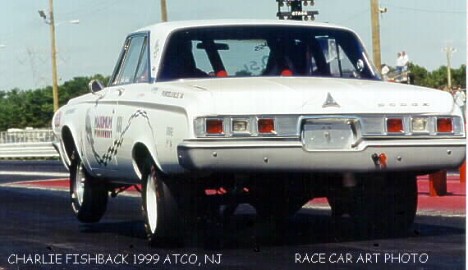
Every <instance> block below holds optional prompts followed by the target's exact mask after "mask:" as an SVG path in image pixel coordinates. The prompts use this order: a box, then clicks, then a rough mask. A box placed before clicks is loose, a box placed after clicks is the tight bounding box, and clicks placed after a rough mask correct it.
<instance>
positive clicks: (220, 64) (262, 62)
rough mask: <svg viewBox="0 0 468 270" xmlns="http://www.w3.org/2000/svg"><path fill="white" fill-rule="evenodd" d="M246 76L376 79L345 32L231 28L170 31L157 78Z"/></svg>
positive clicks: (360, 48) (360, 49)
mask: <svg viewBox="0 0 468 270" xmlns="http://www.w3.org/2000/svg"><path fill="white" fill-rule="evenodd" d="M249 76H324V77H340V78H358V79H380V77H379V75H378V74H377V72H375V69H374V67H373V65H372V64H371V62H370V60H369V58H368V56H367V54H366V52H365V50H364V48H363V46H362V45H361V43H360V42H359V39H358V38H357V37H356V36H355V34H354V33H352V32H350V31H346V30H342V29H334V28H323V27H316V28H314V27H301V26H265V27H262V26H237V27H205V28H193V29H184V30H179V31H177V32H175V33H173V34H172V35H171V36H170V38H169V41H168V43H167V46H166V49H165V50H164V56H163V59H162V65H161V69H160V72H159V75H158V79H157V80H158V81H168V80H176V79H184V78H209V77H249Z"/></svg>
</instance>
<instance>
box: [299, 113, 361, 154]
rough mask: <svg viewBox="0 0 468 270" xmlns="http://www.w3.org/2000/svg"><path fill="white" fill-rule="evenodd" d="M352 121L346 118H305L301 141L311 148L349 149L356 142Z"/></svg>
mask: <svg viewBox="0 0 468 270" xmlns="http://www.w3.org/2000/svg"><path fill="white" fill-rule="evenodd" d="M352 125H353V122H352V121H351V120H348V119H313V120H307V122H306V123H305V125H304V127H303V132H302V143H303V145H304V148H305V149H306V150H308V151H312V150H338V149H341V150H350V149H352V147H353V145H354V143H355V142H356V136H355V132H353V127H352Z"/></svg>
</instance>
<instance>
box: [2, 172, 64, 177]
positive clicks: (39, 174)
mask: <svg viewBox="0 0 468 270" xmlns="http://www.w3.org/2000/svg"><path fill="white" fill-rule="evenodd" d="M0 175H17V176H18V175H20V176H50V177H68V176H70V174H69V173H58V172H22V171H0Z"/></svg>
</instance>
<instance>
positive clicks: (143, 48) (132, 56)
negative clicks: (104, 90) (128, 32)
mask: <svg viewBox="0 0 468 270" xmlns="http://www.w3.org/2000/svg"><path fill="white" fill-rule="evenodd" d="M147 43H148V42H147V37H146V36H142V35H141V36H132V37H129V38H128V39H127V41H126V42H125V45H124V48H123V52H122V55H121V57H120V61H119V63H118V66H117V68H116V70H115V71H114V76H113V77H112V82H111V84H112V85H119V84H127V83H134V82H147V81H149V70H148V47H147Z"/></svg>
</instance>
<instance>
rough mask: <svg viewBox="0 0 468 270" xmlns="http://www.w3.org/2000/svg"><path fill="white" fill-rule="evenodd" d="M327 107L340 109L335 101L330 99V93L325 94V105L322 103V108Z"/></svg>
mask: <svg viewBox="0 0 468 270" xmlns="http://www.w3.org/2000/svg"><path fill="white" fill-rule="evenodd" d="M327 107H338V108H339V107H340V105H339V104H338V103H337V102H336V101H335V99H334V98H333V97H332V95H331V94H330V93H328V94H327V99H326V100H325V103H323V105H322V108H327Z"/></svg>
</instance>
